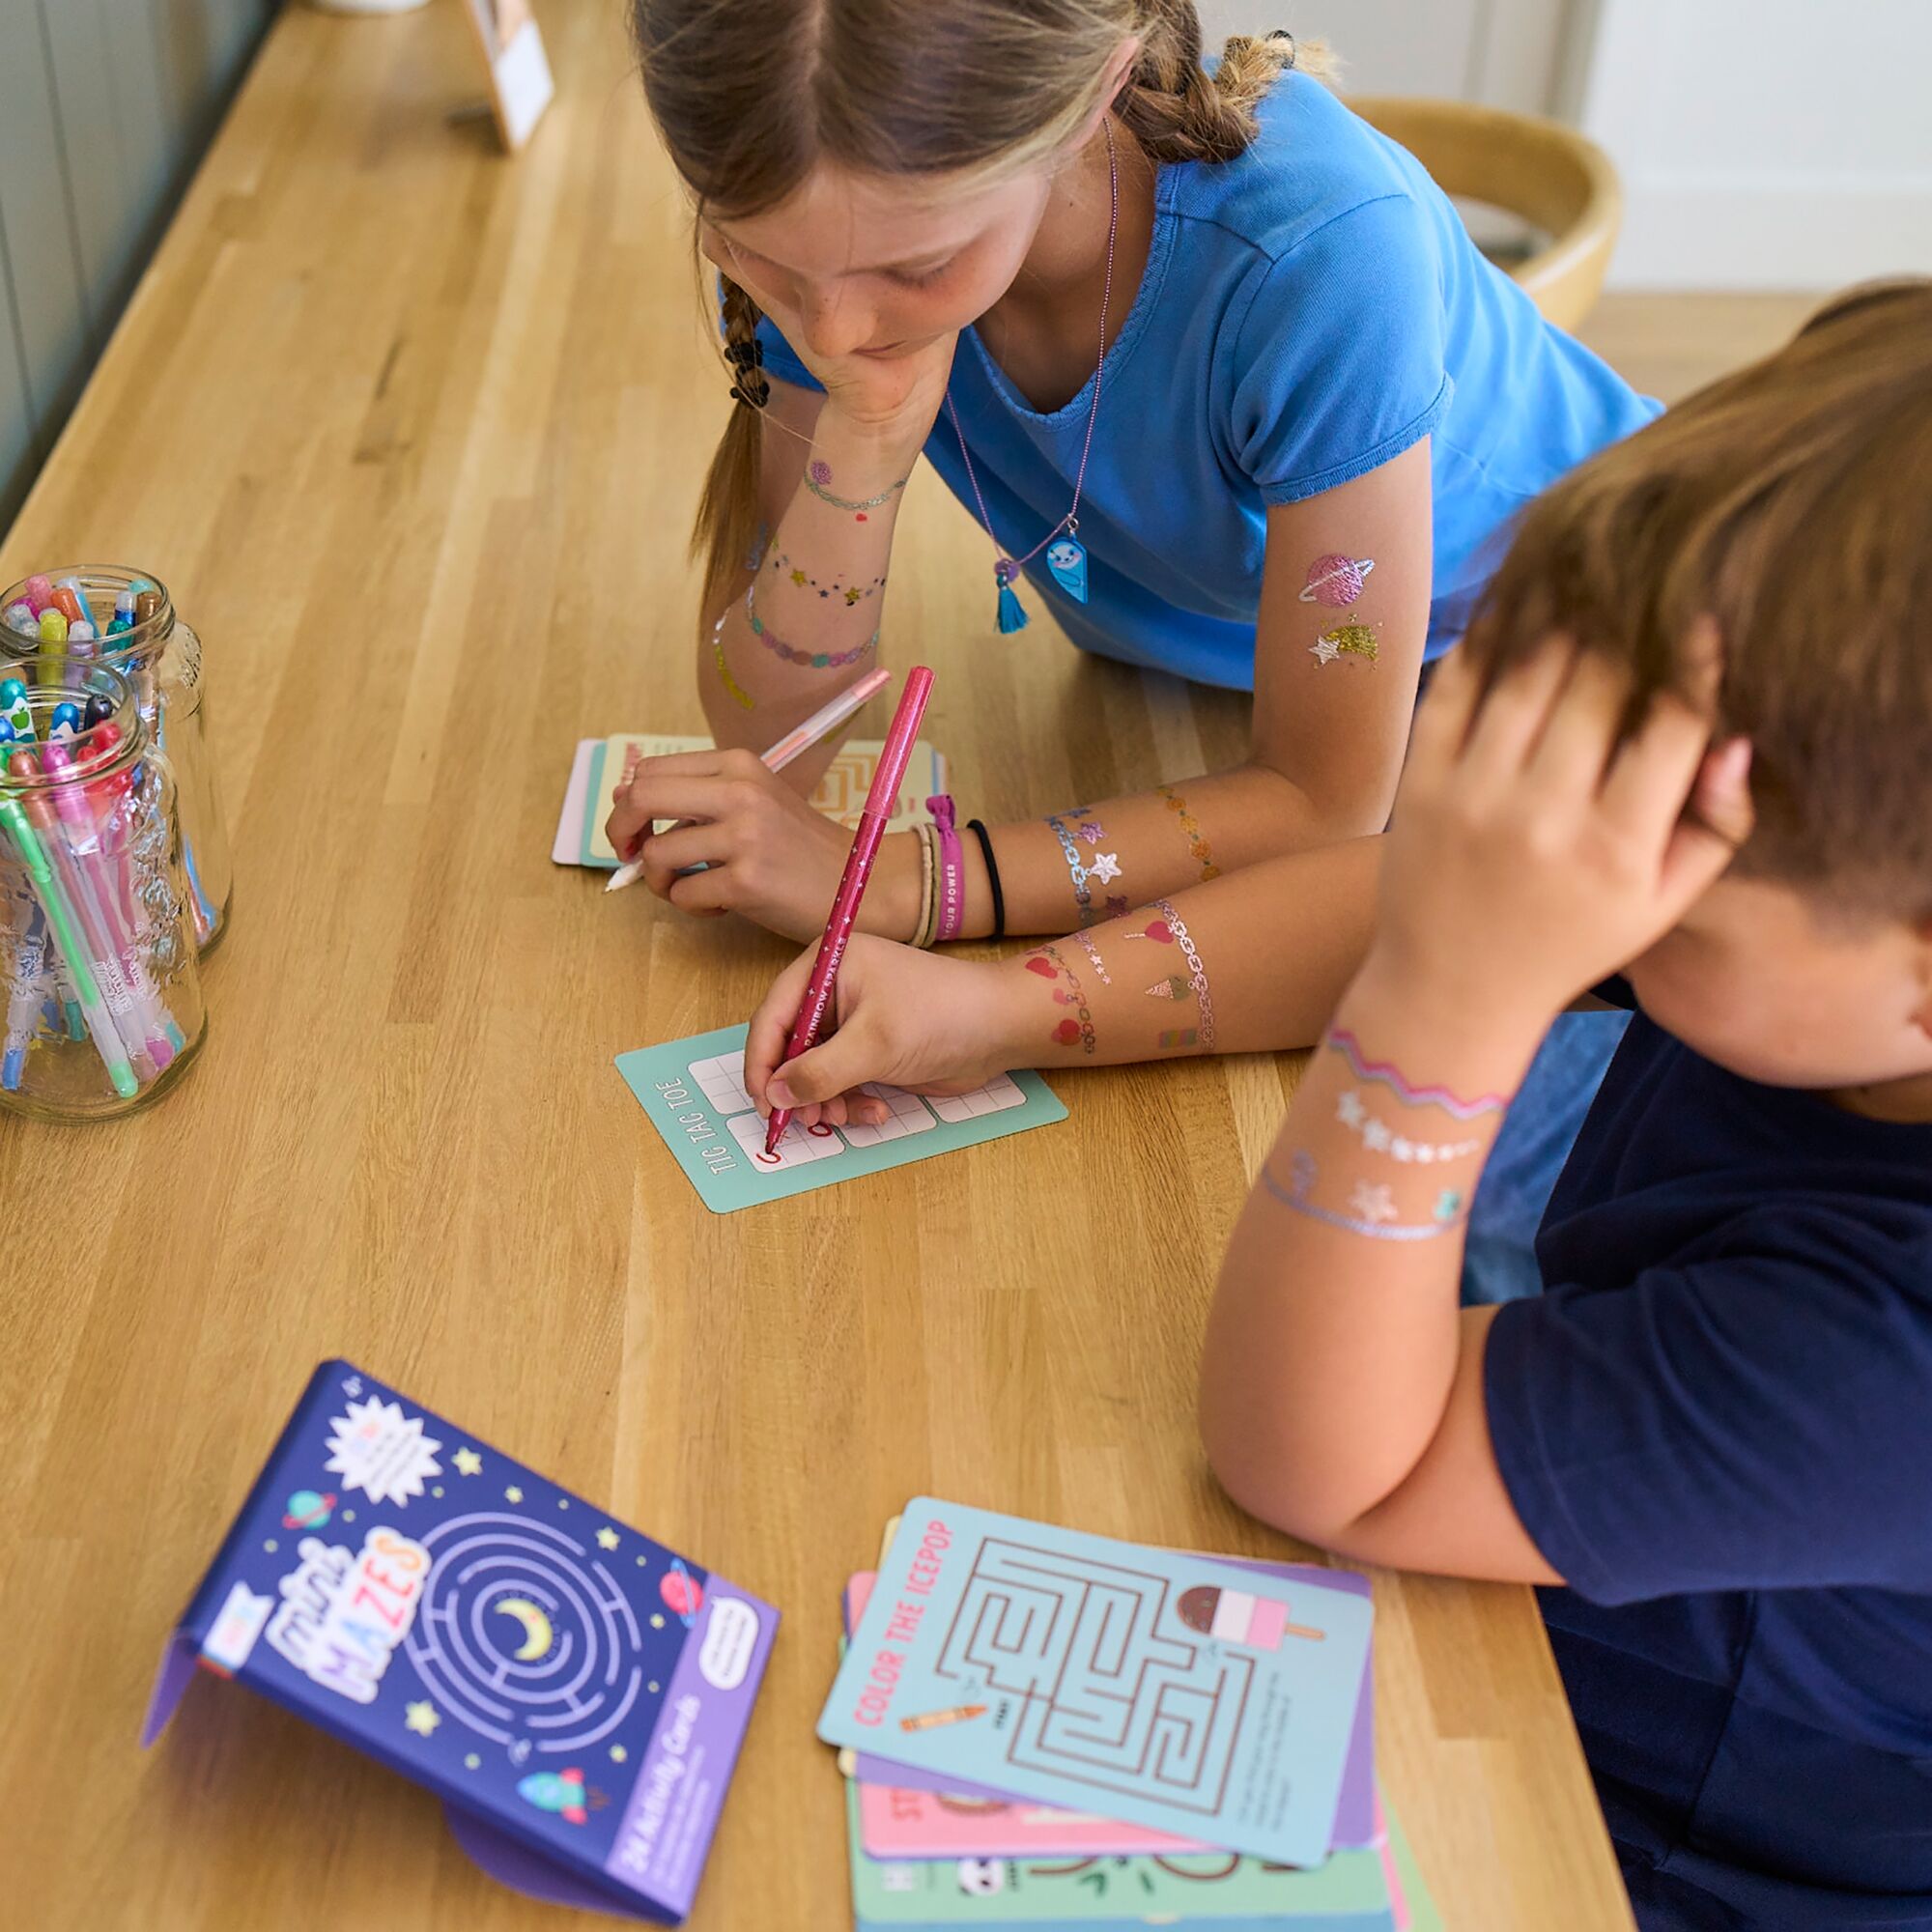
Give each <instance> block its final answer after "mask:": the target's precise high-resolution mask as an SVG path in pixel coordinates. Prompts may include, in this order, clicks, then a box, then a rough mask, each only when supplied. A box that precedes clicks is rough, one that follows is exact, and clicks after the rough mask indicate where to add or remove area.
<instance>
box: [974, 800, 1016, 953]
mask: <svg viewBox="0 0 1932 1932" xmlns="http://www.w3.org/2000/svg"><path fill="white" fill-rule="evenodd" d="M966 830H967V831H968V832H970V833H972V834H973V836H974V837H975V838H978V839H979V841H980V857H981V858H982V859H984V860H985V862H986V883H987V884H988V885H990V886H991V887H992V889H993V937H994V938H995V939H1004V938H1005V937H1006V936H1007V895H1006V894H1005V893H1003V892H1002V891H1001V890H1000V868H999V867H998V866H997V865H996V864H995V863H994V860H993V835H992V834H991V833H990V832H988V831H987V830H986V828H985V826H984V825H983V824H982V823H981V822H980V820H979V819H977V818H969V819H968V820H967V821H966Z"/></svg>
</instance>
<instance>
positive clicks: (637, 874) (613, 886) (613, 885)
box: [604, 859, 644, 893]
mask: <svg viewBox="0 0 1932 1932" xmlns="http://www.w3.org/2000/svg"><path fill="white" fill-rule="evenodd" d="M643 876H644V868H643V867H641V866H640V865H639V864H638V862H637V861H636V860H635V859H633V860H632V861H631V863H630V864H629V865H628V866H619V867H617V869H616V870H615V871H614V872H612V873H611V876H610V877H609V878H608V879H606V880H605V881H604V890H605V891H606V892H607V893H621V892H622V891H623V890H624V888H625V887H626V886H635V885H636V884H637V883H638V881H639V879H641V878H642V877H643Z"/></svg>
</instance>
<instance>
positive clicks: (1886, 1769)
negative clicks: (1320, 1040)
mask: <svg viewBox="0 0 1932 1932" xmlns="http://www.w3.org/2000/svg"><path fill="white" fill-rule="evenodd" d="M1537 1253H1538V1257H1539V1259H1540V1261H1541V1262H1542V1264H1543V1272H1544V1278H1545V1280H1546V1281H1547V1282H1548V1284H1549V1287H1548V1292H1547V1293H1545V1294H1543V1295H1541V1296H1540V1297H1537V1298H1535V1299H1532V1300H1528V1301H1519V1302H1511V1303H1510V1304H1508V1305H1507V1306H1505V1307H1504V1308H1503V1309H1502V1310H1501V1311H1500V1312H1499V1313H1498V1315H1497V1316H1496V1318H1495V1325H1494V1326H1493V1327H1492V1329H1491V1331H1490V1340H1489V1352H1488V1359H1487V1364H1486V1369H1485V1378H1484V1386H1485V1394H1486V1398H1487V1403H1488V1409H1489V1420H1490V1432H1491V1435H1492V1438H1493V1441H1494V1444H1495V1452H1496V1459H1497V1462H1498V1463H1499V1464H1500V1466H1501V1469H1502V1474H1503V1480H1504V1482H1505V1483H1506V1484H1507V1486H1508V1488H1509V1492H1510V1495H1511V1497H1512V1498H1513V1499H1514V1501H1515V1504H1516V1507H1517V1511H1518V1514H1519V1515H1520V1517H1521V1519H1522V1521H1523V1524H1524V1526H1525V1528H1527V1530H1528V1531H1529V1534H1530V1536H1531V1537H1532V1538H1533V1539H1534V1541H1535V1543H1536V1545H1537V1547H1538V1548H1540V1549H1541V1550H1542V1551H1543V1553H1544V1555H1545V1556H1547V1557H1548V1560H1549V1562H1550V1563H1551V1564H1552V1565H1553V1566H1554V1567H1555V1568H1556V1569H1557V1570H1559V1571H1560V1572H1561V1573H1562V1574H1563V1576H1564V1577H1566V1578H1567V1579H1568V1584H1569V1587H1568V1588H1566V1589H1560V1590H1546V1591H1544V1592H1543V1593H1542V1596H1543V1609H1544V1617H1545V1620H1546V1622H1547V1623H1548V1628H1549V1635H1550V1642H1551V1644H1552V1646H1553V1647H1554V1649H1555V1652H1556V1659H1557V1662H1558V1663H1559V1664H1560V1666H1561V1668H1562V1671H1563V1680H1564V1683H1565V1686H1566V1687H1567V1688H1568V1690H1569V1693H1570V1701H1571V1705H1572V1707H1573V1708H1574V1710H1575V1712H1576V1715H1577V1728H1578V1730H1579V1731H1580V1733H1581V1735H1582V1740H1583V1747H1584V1749H1585V1751H1586V1752H1587V1753H1588V1755H1589V1759H1590V1765H1591V1769H1592V1771H1593V1772H1594V1773H1595V1776H1596V1779H1597V1788H1598V1792H1599V1795H1600V1796H1601V1798H1602V1800H1603V1804H1604V1810H1605V1816H1606V1817H1607V1819H1608V1821H1609V1827H1610V1833H1611V1835H1612V1837H1613V1838H1614V1839H1615V1840H1616V1843H1617V1849H1618V1854H1619V1857H1620V1858H1621V1860H1622V1863H1623V1868H1624V1875H1625V1878H1626V1881H1627V1882H1628V1884H1629V1886H1630V1890H1631V1896H1632V1899H1633V1901H1634V1904H1635V1906H1636V1911H1637V1918H1638V1920H1639V1922H1640V1923H1641V1924H1642V1925H1643V1926H1644V1928H1645V1932H1666V1928H1667V1932H1692V1928H1694V1932H1715V1928H1723V1929H1724V1932H1737V1928H1742V1927H1746V1926H1748V1927H1751V1928H1753V1932H1796V1929H1797V1928H1804V1932H1827V1928H1829V1932H1850V1928H1854V1927H1856V1928H1861V1932H1870V1928H1875V1927H1880V1926H1884V1927H1887V1928H1889V1932H1900V1928H1905V1927H1918V1928H1921V1932H1923V1928H1932V1126H1894V1125H1887V1124H1882V1123H1880V1122H1873V1121H1867V1120H1862V1119H1860V1118H1858V1117H1856V1116H1853V1115H1850V1114H1847V1113H1844V1112H1842V1111H1840V1110H1839V1109H1837V1108H1835V1107H1833V1106H1831V1105H1830V1104H1828V1103H1827V1102H1825V1101H1823V1100H1821V1099H1818V1098H1817V1097H1816V1096H1814V1095H1811V1094H1801V1093H1793V1092H1790V1091H1787V1090H1784V1089H1779V1088H1773V1087H1761V1086H1758V1085H1756V1084H1754V1083H1753V1082H1751V1081H1748V1080H1743V1079H1740V1078H1739V1077H1738V1076H1737V1075H1736V1074H1733V1073H1727V1072H1725V1071H1724V1070H1723V1069H1722V1068H1721V1067H1719V1066H1716V1065H1713V1064H1712V1063H1711V1062H1710V1061H1708V1060H1705V1059H1703V1058H1702V1057H1700V1056H1699V1055H1698V1054H1696V1053H1694V1052H1692V1051H1691V1050H1690V1048H1689V1047H1687V1046H1685V1045H1683V1044H1682V1043H1681V1042H1680V1041H1678V1040H1676V1039H1674V1038H1672V1037H1671V1036H1669V1035H1668V1034H1666V1033H1664V1032H1662V1030H1661V1029H1660V1028H1658V1027H1657V1026H1655V1025H1653V1024H1652V1023H1651V1022H1650V1021H1649V1020H1647V1019H1645V1018H1644V1017H1643V1015H1642V1014H1641V1013H1639V1014H1638V1015H1637V1016H1636V1017H1635V1018H1634V1020H1633V1021H1632V1023H1631V1029H1630V1032H1629V1034H1628V1035H1627V1037H1625V1040H1624V1043H1623V1045H1622V1047H1621V1048H1620V1050H1619V1051H1618V1054H1617V1057H1616V1059H1615V1061H1614V1062H1612V1064H1611V1066H1610V1070H1609V1072H1608V1074H1607V1075H1606V1076H1605V1081H1604V1085H1603V1089H1602V1091H1601V1092H1600V1093H1599V1094H1598V1095H1597V1100H1596V1104H1595V1106H1594V1107H1593V1108H1592V1110H1591V1112H1590V1116H1589V1119H1588V1120H1587V1121H1586V1122H1585V1123H1584V1126H1583V1130H1582V1133H1581V1135H1580V1136H1579V1138H1578V1139H1577V1147H1576V1151H1575V1152H1574V1153H1572V1155H1571V1156H1570V1162H1569V1165H1568V1166H1567V1167H1566V1168H1565V1170H1564V1173H1563V1178H1562V1179H1561V1180H1560V1181H1559V1182H1558V1183H1557V1188H1556V1192H1555V1195H1554V1196H1553V1197H1552V1199H1551V1201H1550V1204H1549V1211H1548V1215H1547V1217H1546V1218H1545V1221H1544V1224H1543V1232H1542V1234H1541V1236H1539V1238H1538V1243H1537Z"/></svg>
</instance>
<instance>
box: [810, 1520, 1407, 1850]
mask: <svg viewBox="0 0 1932 1932" xmlns="http://www.w3.org/2000/svg"><path fill="white" fill-rule="evenodd" d="M1221 1560H1222V1561H1224V1562H1233V1563H1235V1564H1236V1567H1237V1568H1239V1569H1242V1570H1251V1571H1253V1572H1254V1573H1255V1575H1256V1576H1257V1577H1270V1578H1272V1579H1273V1580H1274V1583H1275V1584H1276V1585H1277V1586H1278V1587H1280V1588H1283V1589H1287V1588H1298V1587H1299V1586H1300V1585H1302V1584H1304V1583H1317V1584H1321V1585H1322V1586H1323V1587H1325V1588H1328V1589H1335V1590H1346V1591H1347V1592H1348V1593H1349V1594H1350V1595H1351V1596H1357V1597H1362V1598H1367V1597H1368V1595H1369V1579H1368V1578H1367V1577H1362V1576H1358V1575H1357V1574H1356V1573H1355V1572H1354V1571H1352V1570H1327V1569H1319V1568H1317V1567H1316V1566H1315V1565H1313V1564H1307V1563H1266V1562H1261V1561H1257V1560H1254V1559H1250V1558H1246V1557H1241V1558H1234V1557H1225V1558H1222V1559H1221ZM875 1580H876V1577H875V1573H874V1572H872V1571H869V1570H867V1571H861V1572H860V1573H859V1574H858V1575H857V1576H855V1577H852V1578H851V1579H850V1581H849V1582H848V1583H847V1584H846V1586H845V1604H844V1609H845V1628H846V1631H847V1633H848V1634H849V1633H850V1632H851V1631H852V1629H853V1628H854V1627H855V1626H856V1625H857V1624H858V1622H859V1621H860V1619H861V1618H862V1617H863V1616H864V1615H865V1613H866V1605H867V1603H868V1602H869V1601H870V1600H871V1594H872V1585H873V1583H874V1581H875ZM1255 1587H1256V1589H1257V1590H1263V1589H1264V1588H1265V1587H1266V1586H1265V1585H1264V1584H1262V1583H1257V1584H1256V1586H1255ZM885 1748H886V1749H888V1750H889V1749H890V1748H891V1746H890V1744H887V1745H886V1747H885ZM844 1755H845V1754H843V1753H841V1760H842V1757H843V1756H844ZM852 1756H853V1763H852V1766H851V1768H850V1771H849V1772H848V1774H847V1775H848V1776H853V1777H855V1778H856V1779H857V1781H858V1783H859V1786H860V1793H859V1809H860V1818H861V1821H862V1824H863V1827H864V1836H865V1845H866V1850H867V1852H868V1853H870V1854H871V1856H872V1857H873V1858H875V1859H937V1858H961V1859H964V1858H1005V1859H1013V1858H1026V1857H1040V1856H1045V1855H1049V1854H1051V1855H1056V1856H1057V1855H1061V1854H1085V1855H1090V1856H1099V1855H1103V1854H1113V1855H1119V1854H1122V1853H1137V1852H1147V1853H1169V1852H1198V1851H1202V1850H1204V1849H1211V1848H1209V1847H1204V1846H1203V1845H1202V1844H1201V1842H1200V1841H1199V1840H1198V1839H1186V1838H1175V1837H1171V1836H1168V1835H1167V1834H1165V1833H1159V1832H1152V1831H1150V1830H1149V1829H1148V1828H1147V1827H1146V1826H1144V1825H1123V1824H1122V1823H1120V1822H1119V1821H1118V1820H1116V1819H1113V1818H1109V1817H1106V1816H1104V1815H1102V1814H1101V1813H1098V1812H1094V1811H1088V1812H1072V1811H1059V1810H1055V1809H1053V1808H1052V1807H1050V1806H1047V1805H1041V1804H1034V1803H1032V1802H1031V1801H1029V1800H1026V1799H1021V1798H1015V1797H1011V1796H1009V1795H1008V1794H1006V1793H1003V1792H998V1791H990V1790H987V1789H985V1788H984V1787H982V1786H979V1785H975V1786H973V1787H972V1788H971V1789H970V1790H967V1791H962V1790H960V1789H959V1788H958V1782H957V1780H949V1779H947V1778H945V1777H943V1776H936V1775H935V1774H933V1773H931V1772H917V1771H913V1770H910V1769H909V1768H906V1767H903V1766H895V1765H893V1764H890V1763H888V1762H886V1761H884V1760H883V1759H880V1758H876V1757H872V1756H871V1755H869V1754H868V1753H866V1752H857V1753H853V1754H852ZM839 1768H840V1769H841V1770H845V1769H846V1767H845V1765H844V1764H843V1763H842V1761H841V1764H840V1767H839ZM1329 1838H1330V1842H1331V1843H1332V1844H1333V1845H1334V1846H1335V1848H1336V1849H1337V1850H1338V1851H1359V1850H1361V1849H1363V1848H1364V1847H1368V1846H1374V1845H1377V1844H1379V1843H1380V1842H1381V1839H1382V1826H1381V1819H1380V1816H1379V1812H1378V1806H1377V1804H1376V1719H1375V1673H1374V1671H1373V1670H1371V1669H1369V1668H1368V1667H1367V1665H1366V1663H1365V1665H1364V1668H1363V1671H1362V1685H1361V1695H1360V1697H1359V1699H1358V1701H1357V1703H1356V1706H1355V1717H1354V1723H1353V1725H1352V1727H1351V1729H1350V1734H1349V1757H1348V1762H1347V1764H1346V1765H1345V1766H1344V1768H1343V1772H1342V1791H1341V1796H1340V1798H1339V1799H1338V1801H1337V1804H1336V1811H1335V1822H1334V1824H1333V1826H1332V1827H1331V1828H1330V1832H1329Z"/></svg>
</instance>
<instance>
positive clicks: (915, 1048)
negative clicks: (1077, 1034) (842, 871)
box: [745, 933, 1019, 1126]
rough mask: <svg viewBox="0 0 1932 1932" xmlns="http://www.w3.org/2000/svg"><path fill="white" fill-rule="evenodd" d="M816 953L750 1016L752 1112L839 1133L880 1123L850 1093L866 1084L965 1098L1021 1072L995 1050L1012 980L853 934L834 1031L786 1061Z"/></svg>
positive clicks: (865, 1097)
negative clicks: (824, 1125)
mask: <svg viewBox="0 0 1932 1932" xmlns="http://www.w3.org/2000/svg"><path fill="white" fill-rule="evenodd" d="M817 952H818V949H817V948H816V947H815V946H814V947H811V948H810V949H809V950H808V951H806V952H802V953H800V954H799V956H798V957H797V958H796V959H795V960H793V961H792V963H791V964H790V965H789V966H787V967H786V968H785V970H784V971H783V972H782V973H781V974H780V975H779V977H778V979H777V980H774V981H773V982H772V989H771V991H770V992H769V993H767V994H766V995H765V997H764V1001H763V1003H762V1004H761V1005H760V1006H759V1008H758V1010H757V1011H756V1012H755V1013H753V1015H752V1030H751V1033H750V1035H749V1037H747V1039H746V1041H745V1090H746V1092H747V1093H749V1094H751V1096H752V1098H753V1100H755V1101H756V1102H757V1103H758V1111H759V1113H761V1114H766V1115H769V1114H770V1113H771V1111H772V1109H773V1107H774V1106H786V1107H790V1108H792V1110H793V1111H794V1112H795V1113H796V1114H797V1115H798V1117H799V1119H800V1120H801V1121H803V1122H804V1123H805V1124H806V1125H807V1126H810V1125H812V1124H813V1123H814V1122H817V1121H818V1120H819V1119H820V1118H821V1117H822V1118H823V1119H825V1120H828V1121H830V1122H832V1124H833V1125H834V1126H842V1125H843V1124H844V1122H845V1121H846V1120H847V1119H852V1120H858V1121H867V1120H877V1119H881V1118H883V1116H884V1114H885V1112H886V1107H885V1103H884V1102H883V1101H881V1100H877V1099H874V1098H873V1097H872V1096H871V1095H869V1094H860V1093H858V1092H857V1089H859V1088H860V1087H862V1086H863V1085H865V1084H866V1082H867V1081H883V1082H885V1083H886V1084H887V1085H889V1086H893V1087H905V1088H909V1089H910V1090H911V1091H913V1092H914V1093H918V1094H967V1093H971V1092H972V1090H973V1089H974V1088H976V1087H983V1086H984V1085H985V1084H986V1082H987V1081H988V1080H990V1079H992V1077H993V1076H994V1075H995V1074H996V1073H1004V1072H1005V1071H1006V1070H1007V1069H1008V1067H1009V1066H1013V1065H1018V1064H1019V1063H1018V1061H1017V1060H1015V1059H1010V1058H1009V1057H1007V1053H1006V1051H1005V1049H1004V1047H1003V1044H1002V1041H1003V1034H1004V1031H1005V1028H1004V1026H1003V1021H1004V1019H1005V1016H1006V1009H1007V1008H1008V1007H1009V1005H1010V998H1009V994H1010V990H1011V981H1010V976H1009V975H1008V974H1006V973H1003V972H1002V970H1001V969H1000V967H999V966H997V965H984V964H976V963H974V962H973V961H970V960H964V959H945V958H940V957H937V956H935V955H934V954H933V953H930V952H920V951H919V950H918V949H917V948H915V947H911V946H895V945H894V944H893V943H892V942H891V941H890V940H884V939H874V938H870V937H868V936H867V935H865V934H859V933H855V934H854V935H853V937H852V939H851V941H850V942H849V943H848V944H847V946H846V949H845V958H844V962H843V964H842V965H841V966H840V967H839V969H838V988H837V994H836V999H835V1014H836V1019H837V1025H838V1031H837V1032H836V1033H832V1034H828V1035H825V1036H822V1037H821V1038H820V1040H819V1043H818V1044H817V1045H816V1046H814V1047H813V1048H812V1049H811V1050H810V1052H809V1053H802V1054H800V1055H799V1057H798V1058H797V1059H796V1060H793V1061H789V1062H784V1050H785V1041H786V1040H787V1039H789V1038H790V1037H791V1029H792V1022H793V1021H794V1020H795V1019H796V1018H797V1017H798V1009H799V1003H800V1001H802V1000H803V999H804V998H805V988H806V982H807V981H808V980H810V978H811V965H812V961H813V959H814V958H815V957H816V956H817ZM781 1062H784V1065H783V1069H782V1073H780V1063H781ZM775 1074H777V1075H779V1077H780V1084H781V1092H780V1093H778V1094H773V1092H772V1081H773V1077H774V1075H775Z"/></svg>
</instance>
